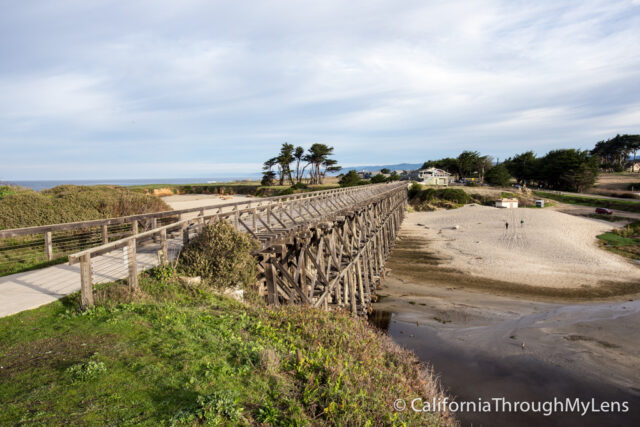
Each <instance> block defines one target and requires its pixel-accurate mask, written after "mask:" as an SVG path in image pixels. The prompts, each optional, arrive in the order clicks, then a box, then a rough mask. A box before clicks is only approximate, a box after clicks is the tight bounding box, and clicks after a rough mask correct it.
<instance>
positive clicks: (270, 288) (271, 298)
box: [264, 260, 280, 307]
mask: <svg viewBox="0 0 640 427" xmlns="http://www.w3.org/2000/svg"><path fill="white" fill-rule="evenodd" d="M264 274H265V279H266V282H267V304H269V305H270V306H272V307H277V306H279V305H280V300H279V299H278V292H277V289H276V286H277V285H276V274H275V268H274V267H273V264H271V261H270V260H266V261H265V266H264Z"/></svg>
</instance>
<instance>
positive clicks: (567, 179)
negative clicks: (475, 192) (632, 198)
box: [422, 149, 599, 191]
mask: <svg viewBox="0 0 640 427" xmlns="http://www.w3.org/2000/svg"><path fill="white" fill-rule="evenodd" d="M598 165H599V160H598V157H597V156H594V155H591V153H590V152H589V151H587V150H576V149H563V150H553V151H550V152H548V153H547V154H546V155H544V156H542V157H537V156H536V155H535V154H534V152H533V151H527V152H524V153H521V154H517V155H515V156H513V157H510V158H508V159H506V160H505V161H503V162H502V163H496V162H494V160H493V158H492V157H491V156H486V155H484V156H483V155H481V154H480V153H478V152H477V151H464V152H462V153H461V154H460V155H459V156H458V157H456V158H451V157H447V158H444V159H440V160H432V161H428V162H425V163H424V164H423V165H422V167H423V168H429V167H436V168H439V169H443V170H446V171H447V172H449V173H451V174H452V175H454V177H455V178H466V179H470V178H474V179H477V180H478V181H479V182H486V183H488V184H490V185H496V186H503V187H504V186H507V185H509V184H510V183H511V181H512V179H513V178H515V179H516V181H517V182H518V183H519V184H522V185H529V186H531V185H534V186H540V187H545V188H553V189H557V190H570V191H582V190H584V189H586V188H587V187H590V186H591V185H593V184H594V183H595V180H596V178H597V176H598V173H599V168H598Z"/></svg>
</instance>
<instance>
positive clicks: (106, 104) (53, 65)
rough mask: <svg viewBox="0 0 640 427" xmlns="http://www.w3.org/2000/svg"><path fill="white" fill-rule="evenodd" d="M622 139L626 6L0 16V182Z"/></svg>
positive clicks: (639, 107) (124, 4) (634, 95)
mask: <svg viewBox="0 0 640 427" xmlns="http://www.w3.org/2000/svg"><path fill="white" fill-rule="evenodd" d="M616 133H640V0H626V1H613V0H605V1H575V2H574V1H555V0H552V1H546V0H540V1H529V2H527V1H515V0H505V1H491V0H489V1H484V0H482V1H478V0H476V1H465V2H460V1H451V0H449V1H422V0H421V1H411V0H406V1H403V0H400V1H398V0H395V1H393V0H389V1H375V0H373V1H372V0H369V1H357V0H350V1H344V0H323V1H313V2H312V1H300V0H298V1H277V0H276V1H268V0H260V1H238V0H234V1H213V0H208V1H204V0H181V1H175V0H171V1H164V0H162V1H161V0H147V1H144V0H137V1H105V0H92V1H86V0H56V1H53V0H50V1H38V0H29V1H14V0H0V179H14V180H18V179H71V178H78V179H87V178H151V177H166V178H169V177H206V176H220V175H226V176H229V175H241V174H243V173H246V172H257V171H259V169H260V165H261V163H262V161H264V160H265V159H266V158H268V157H270V156H272V155H273V154H274V152H275V151H277V150H278V148H279V145H280V144H281V143H282V142H284V141H288V142H290V143H293V144H300V145H307V146H308V145H310V144H311V143H313V142H323V143H326V144H329V145H332V146H334V147H335V153H336V157H337V158H338V160H339V161H340V162H341V163H342V164H344V165H363V164H389V163H399V162H414V163H415V162H421V161H423V160H427V159H433V158H439V157H443V156H455V155H457V154H458V153H459V152H460V151H462V150H464V149H471V150H478V151H481V152H482V153H483V154H490V155H492V156H494V157H498V158H505V157H507V156H509V155H512V154H514V153H517V152H521V151H525V150H528V149H533V150H535V151H536V152H537V153H539V154H544V153H546V152H547V151H548V150H550V149H554V148H569V147H577V148H591V147H592V146H593V144H594V143H595V142H596V141H598V140H601V139H606V138H610V137H613V136H615V134H616Z"/></svg>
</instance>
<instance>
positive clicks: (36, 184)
mask: <svg viewBox="0 0 640 427" xmlns="http://www.w3.org/2000/svg"><path fill="white" fill-rule="evenodd" d="M247 179H251V180H255V179H259V177H258V176H253V177H252V176H249V175H244V176H231V177H215V178H148V179H51V180H16V181H12V180H6V181H4V180H2V181H0V184H10V185H18V186H20V187H25V188H30V189H32V190H35V191H41V190H46V189H49V188H53V187H57V186H58V185H119V186H122V187H127V186H131V185H149V184H204V183H212V184H214V183H222V182H231V181H244V180H247Z"/></svg>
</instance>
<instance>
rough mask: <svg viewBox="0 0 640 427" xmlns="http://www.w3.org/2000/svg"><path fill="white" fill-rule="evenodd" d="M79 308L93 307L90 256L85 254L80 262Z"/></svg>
mask: <svg viewBox="0 0 640 427" xmlns="http://www.w3.org/2000/svg"><path fill="white" fill-rule="evenodd" d="M80 306H81V307H82V309H86V308H88V307H91V306H93V278H92V277H91V255H90V254H85V255H83V256H82V259H81V261H80Z"/></svg>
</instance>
